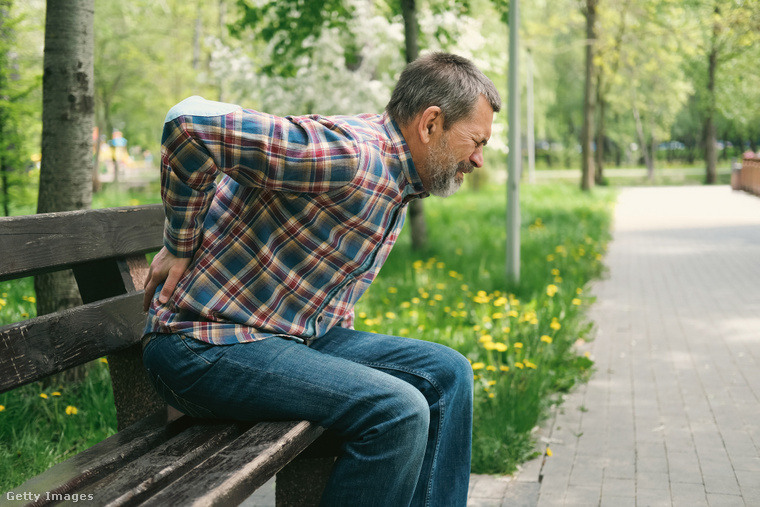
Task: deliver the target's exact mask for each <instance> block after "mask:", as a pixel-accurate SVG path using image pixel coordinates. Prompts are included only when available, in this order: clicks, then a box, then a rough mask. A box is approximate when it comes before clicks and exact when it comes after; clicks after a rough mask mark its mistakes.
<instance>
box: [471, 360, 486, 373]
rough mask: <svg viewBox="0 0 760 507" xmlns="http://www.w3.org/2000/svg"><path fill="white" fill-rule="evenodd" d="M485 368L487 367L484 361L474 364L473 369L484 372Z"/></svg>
mask: <svg viewBox="0 0 760 507" xmlns="http://www.w3.org/2000/svg"><path fill="white" fill-rule="evenodd" d="M485 367H486V363H484V362H482V361H478V362H477V363H472V369H473V370H475V371H477V370H482V369H483V368H485Z"/></svg>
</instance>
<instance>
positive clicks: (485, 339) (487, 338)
mask: <svg viewBox="0 0 760 507" xmlns="http://www.w3.org/2000/svg"><path fill="white" fill-rule="evenodd" d="M478 341H479V342H480V343H486V342H490V341H493V337H492V336H491V335H490V334H484V335H483V336H481V337H480V338H479V339H478Z"/></svg>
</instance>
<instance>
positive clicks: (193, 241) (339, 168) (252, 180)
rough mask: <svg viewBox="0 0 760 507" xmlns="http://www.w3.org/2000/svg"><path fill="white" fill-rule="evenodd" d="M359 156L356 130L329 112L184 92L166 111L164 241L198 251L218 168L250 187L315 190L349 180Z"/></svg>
mask: <svg viewBox="0 0 760 507" xmlns="http://www.w3.org/2000/svg"><path fill="white" fill-rule="evenodd" d="M360 158H361V156H360V151H359V143H358V142H357V137H356V136H355V135H354V133H353V132H352V131H351V129H350V128H349V127H347V126H346V125H345V124H343V123H340V122H336V121H335V120H333V119H331V118H328V117H323V116H316V115H314V116H300V117H295V116H294V117H284V118H283V117H277V116H272V115H268V114H264V113H260V112H257V111H253V110H248V109H242V108H240V107H239V106H235V105H232V104H223V103H220V102H212V101H207V100H204V99H201V98H200V97H192V98H190V99H186V100H185V101H183V102H181V103H180V104H178V105H177V106H175V107H174V108H172V110H171V111H170V112H169V114H167V118H166V123H165V124H164V132H163V137H162V142H161V196H162V199H163V202H164V208H165V212H166V218H167V219H166V226H165V228H164V244H165V246H166V247H167V249H168V250H169V251H170V252H171V253H172V254H174V255H176V256H178V257H191V256H192V255H193V254H194V252H195V250H196V249H197V248H198V245H199V244H200V241H201V237H202V232H203V231H202V227H203V221H204V219H205V217H206V213H207V212H208V209H209V206H210V204H211V200H212V199H213V196H214V191H215V189H216V185H215V180H216V177H217V176H218V175H219V174H220V173H224V174H226V175H228V176H229V177H231V178H232V179H234V180H235V181H237V182H238V183H240V184H241V185H243V186H247V187H256V188H262V189H266V190H270V191H281V192H296V193H314V194H316V193H324V192H329V191H331V190H335V189H337V188H340V187H342V186H344V185H346V184H348V183H350V182H351V181H352V180H353V178H354V176H355V175H356V172H357V170H358V167H359V162H360Z"/></svg>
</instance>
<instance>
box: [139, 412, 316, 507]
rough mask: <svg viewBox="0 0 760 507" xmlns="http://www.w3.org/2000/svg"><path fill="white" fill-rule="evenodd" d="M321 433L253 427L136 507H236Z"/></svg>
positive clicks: (303, 425)
mask: <svg viewBox="0 0 760 507" xmlns="http://www.w3.org/2000/svg"><path fill="white" fill-rule="evenodd" d="M323 431H324V430H323V429H322V428H321V427H319V426H318V425H316V424H314V423H312V422H308V421H287V422H263V423H259V424H257V425H256V426H254V427H253V428H251V429H250V430H248V431H247V432H246V433H245V434H243V435H241V436H240V437H238V438H237V439H235V441H234V442H232V443H230V444H229V445H227V447H225V448H224V449H222V450H221V451H219V452H217V453H216V454H214V455H213V456H211V457H210V458H209V459H207V460H206V461H204V462H203V463H202V464H200V465H199V466H198V467H196V468H194V469H193V470H192V471H190V472H188V473H187V474H186V475H184V476H183V477H182V478H180V479H179V480H177V481H175V482H174V483H172V484H171V485H170V486H168V487H166V488H164V489H163V490H162V491H160V492H159V493H158V494H156V495H155V496H153V497H151V498H150V499H148V500H146V501H145V502H144V503H142V504H141V506H142V507H163V506H164V505H186V506H194V507H201V506H203V507H209V506H220V507H226V506H228V505H237V504H239V503H241V502H243V500H245V499H246V498H247V497H248V496H250V494H251V493H253V491H255V490H256V489H257V488H259V487H260V486H261V485H263V484H264V483H265V482H266V481H267V480H269V478H270V477H272V476H273V475H274V474H275V473H277V471H278V470H280V469H281V468H282V467H284V466H285V465H286V464H287V463H288V462H289V461H291V460H292V459H293V458H294V457H296V456H297V455H298V453H300V452H301V451H302V450H303V449H305V448H306V447H307V446H308V445H309V444H310V443H311V442H313V441H314V440H316V439H317V437H319V435H320V434H321V433H322V432H323Z"/></svg>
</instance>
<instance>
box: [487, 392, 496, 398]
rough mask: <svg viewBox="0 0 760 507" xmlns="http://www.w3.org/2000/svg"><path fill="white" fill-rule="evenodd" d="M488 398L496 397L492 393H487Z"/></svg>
mask: <svg viewBox="0 0 760 507" xmlns="http://www.w3.org/2000/svg"><path fill="white" fill-rule="evenodd" d="M488 397H489V398H495V397H496V395H495V394H494V393H488Z"/></svg>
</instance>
